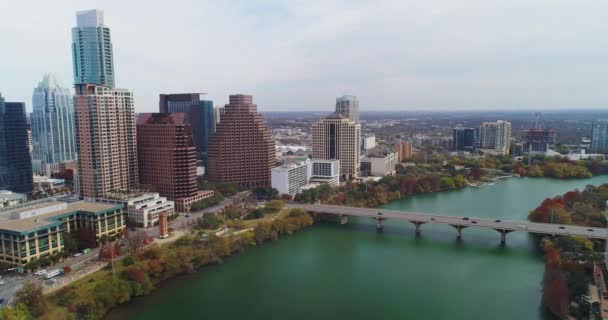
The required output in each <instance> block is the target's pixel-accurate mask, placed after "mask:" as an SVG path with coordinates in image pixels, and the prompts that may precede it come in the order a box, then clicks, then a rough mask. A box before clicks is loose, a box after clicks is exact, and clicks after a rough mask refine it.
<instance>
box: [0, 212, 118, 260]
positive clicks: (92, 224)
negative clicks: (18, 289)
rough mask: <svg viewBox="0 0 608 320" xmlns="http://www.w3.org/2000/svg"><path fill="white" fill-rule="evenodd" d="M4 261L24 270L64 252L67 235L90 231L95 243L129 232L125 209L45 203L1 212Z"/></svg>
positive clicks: (2, 255)
mask: <svg viewBox="0 0 608 320" xmlns="http://www.w3.org/2000/svg"><path fill="white" fill-rule="evenodd" d="M0 216H1V217H2V219H3V221H2V228H1V229H0V242H1V243H0V245H1V247H2V248H4V249H3V252H2V254H1V255H0V261H2V262H6V263H9V264H13V265H17V266H19V267H23V266H25V265H26V264H28V263H29V262H32V261H34V260H39V259H42V258H45V257H48V256H50V255H54V254H58V253H61V252H63V250H64V239H63V236H64V234H65V233H73V232H77V231H78V230H80V229H83V228H87V229H89V230H91V233H92V235H94V237H95V239H97V240H99V239H100V238H101V237H102V236H107V237H114V236H116V235H118V234H119V233H120V232H122V231H123V230H124V229H125V225H126V224H125V222H126V221H125V219H124V214H123V209H122V205H116V204H106V203H93V202H86V201H78V202H74V203H71V204H67V203H65V202H56V201H50V200H43V201H37V202H32V203H28V204H25V205H18V206H15V207H14V208H7V209H0Z"/></svg>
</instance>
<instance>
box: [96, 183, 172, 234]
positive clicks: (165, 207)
mask: <svg viewBox="0 0 608 320" xmlns="http://www.w3.org/2000/svg"><path fill="white" fill-rule="evenodd" d="M98 201H99V202H105V203H114V204H120V205H123V206H124V208H125V211H126V212H127V218H128V219H129V221H130V222H131V223H133V224H134V225H136V226H138V227H144V228H149V227H153V226H155V225H157V224H158V217H159V214H160V213H162V212H166V213H167V215H168V216H172V215H173V214H175V204H174V202H173V201H170V200H167V198H166V197H161V196H160V195H159V194H158V193H143V192H139V193H126V194H114V195H113V196H112V197H110V198H107V199H98Z"/></svg>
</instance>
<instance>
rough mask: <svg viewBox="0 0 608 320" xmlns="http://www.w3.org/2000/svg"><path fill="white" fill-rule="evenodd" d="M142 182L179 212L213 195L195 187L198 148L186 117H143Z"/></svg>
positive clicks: (140, 125) (139, 143)
mask: <svg viewBox="0 0 608 320" xmlns="http://www.w3.org/2000/svg"><path fill="white" fill-rule="evenodd" d="M137 151H138V157H139V182H140V184H141V185H143V186H146V187H148V188H150V189H151V190H154V191H155V192H158V193H160V194H161V195H162V196H164V197H167V198H169V199H171V200H173V201H175V206H176V209H177V211H179V212H188V211H190V206H191V205H192V203H194V202H196V201H200V200H202V199H205V198H208V197H210V196H212V195H213V192H212V193H211V194H209V192H199V191H198V189H197V184H196V177H197V172H196V146H195V144H194V140H193V138H192V131H191V125H190V123H189V121H188V120H187V115H186V114H185V113H142V114H140V115H139V118H138V123H137Z"/></svg>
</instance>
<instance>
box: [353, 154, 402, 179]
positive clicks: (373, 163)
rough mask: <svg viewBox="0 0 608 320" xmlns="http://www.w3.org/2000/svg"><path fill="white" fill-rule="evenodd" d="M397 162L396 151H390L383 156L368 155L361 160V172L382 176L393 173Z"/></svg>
mask: <svg viewBox="0 0 608 320" xmlns="http://www.w3.org/2000/svg"><path fill="white" fill-rule="evenodd" d="M398 163H399V159H398V155H397V153H396V152H391V153H388V154H386V155H383V156H369V157H365V158H363V159H362V160H361V173H362V174H363V175H367V176H370V175H371V176H376V177H382V176H387V175H394V174H395V173H396V170H395V166H396V165H397V164H398Z"/></svg>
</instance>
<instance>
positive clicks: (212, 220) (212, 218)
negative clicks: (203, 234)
mask: <svg viewBox="0 0 608 320" xmlns="http://www.w3.org/2000/svg"><path fill="white" fill-rule="evenodd" d="M197 224H198V226H199V227H200V228H203V229H217V228H218V227H219V226H220V221H219V219H218V218H217V215H215V213H211V212H205V213H204V214H203V217H202V218H198V219H197Z"/></svg>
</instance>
